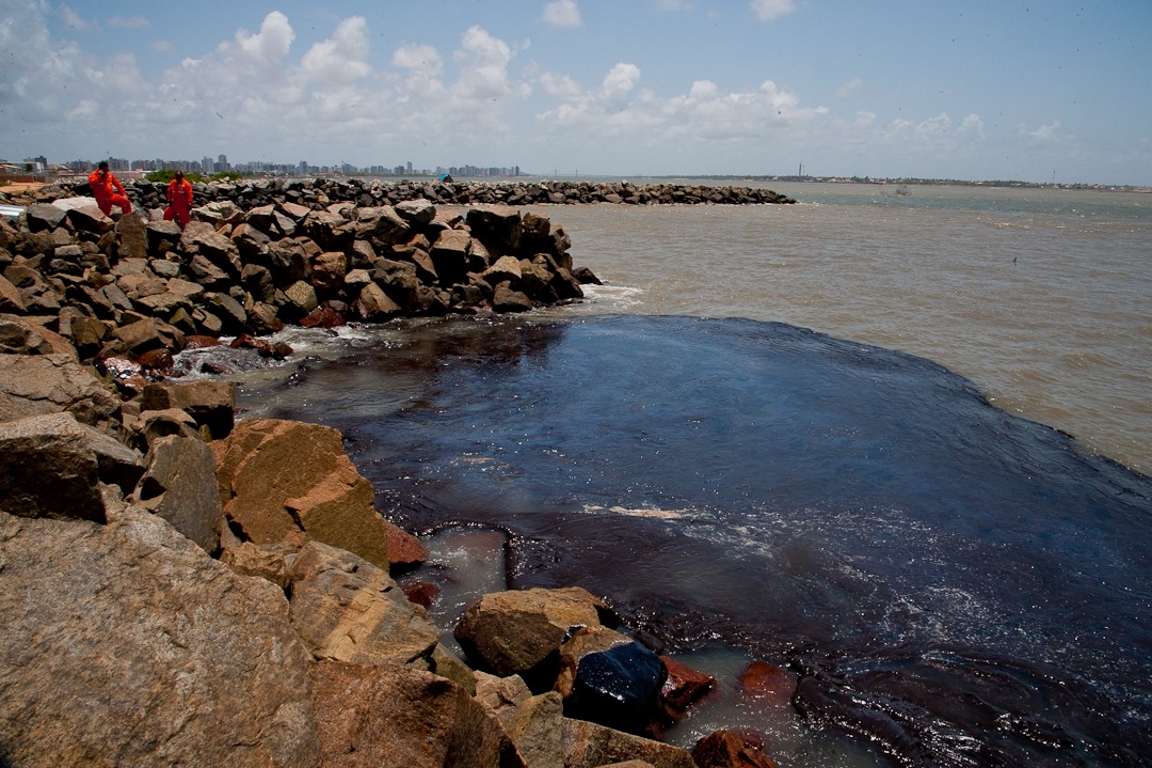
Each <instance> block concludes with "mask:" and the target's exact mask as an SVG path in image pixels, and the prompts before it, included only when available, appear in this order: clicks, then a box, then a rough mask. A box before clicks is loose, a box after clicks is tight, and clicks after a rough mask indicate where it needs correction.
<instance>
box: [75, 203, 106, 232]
mask: <svg viewBox="0 0 1152 768" xmlns="http://www.w3.org/2000/svg"><path fill="white" fill-rule="evenodd" d="M68 223H69V224H71V225H72V228H73V229H74V230H76V231H77V232H87V233H89V234H93V235H97V236H99V235H103V234H104V233H105V232H111V231H112V229H113V227H115V226H116V224H115V222H113V221H112V219H110V218H108V217H107V216H105V215H104V212H103V211H101V210H100V209H99V208H98V207H97V206H95V205H86V206H82V207H80V208H72V209H70V210H69V211H68Z"/></svg>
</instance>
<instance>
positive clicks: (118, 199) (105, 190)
mask: <svg viewBox="0 0 1152 768" xmlns="http://www.w3.org/2000/svg"><path fill="white" fill-rule="evenodd" d="M88 186H89V187H91V188H92V197H94V198H96V205H98V206H100V210H101V211H103V212H104V215H105V216H111V215H112V206H114V205H115V206H116V207H117V208H119V209H120V210H121V211H123V212H124V213H132V203H130V202H128V197H127V195H126V194H125V192H124V187H123V185H121V184H120V179H118V178H116V177H115V176H113V175H112V171H101V170H99V169H97V170H95V171H92V174H91V175H90V176H89V177H88ZM113 187H115V190H113Z"/></svg>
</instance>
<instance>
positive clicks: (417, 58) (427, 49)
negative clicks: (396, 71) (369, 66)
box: [392, 45, 444, 78]
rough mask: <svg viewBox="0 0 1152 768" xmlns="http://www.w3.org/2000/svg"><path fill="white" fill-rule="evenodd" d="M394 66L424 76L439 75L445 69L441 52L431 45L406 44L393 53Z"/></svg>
mask: <svg viewBox="0 0 1152 768" xmlns="http://www.w3.org/2000/svg"><path fill="white" fill-rule="evenodd" d="M392 64H393V66H397V67H400V68H401V69H405V70H407V71H408V72H410V73H411V74H413V75H415V76H419V77H422V78H430V77H437V76H439V75H440V73H441V72H442V71H443V69H444V60H443V59H442V58H441V57H440V52H439V51H437V50H436V49H435V48H433V47H432V46H430V45H405V46H401V47H400V48H397V49H396V51H395V52H394V53H393V54H392Z"/></svg>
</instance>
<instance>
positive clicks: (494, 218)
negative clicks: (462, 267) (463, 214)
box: [467, 205, 524, 256]
mask: <svg viewBox="0 0 1152 768" xmlns="http://www.w3.org/2000/svg"><path fill="white" fill-rule="evenodd" d="M467 221H468V227H469V229H471V230H472V234H473V236H474V237H475V238H476V239H477V240H479V241H480V242H482V243H484V245H485V246H486V247H487V248H488V250H489V251H490V252H491V253H492V254H493V255H494V256H504V255H506V254H516V253H517V252H519V250H520V237H521V236H522V234H523V232H524V226H523V223H522V221H521V219H520V212H519V211H518V210H517V209H516V208H512V207H509V206H498V205H481V206H476V207H475V208H470V209H469V210H468V216H467Z"/></svg>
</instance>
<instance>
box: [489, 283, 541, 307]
mask: <svg viewBox="0 0 1152 768" xmlns="http://www.w3.org/2000/svg"><path fill="white" fill-rule="evenodd" d="M532 306H533V304H532V299H530V298H528V295H527V294H524V293H521V292H520V291H516V290H513V289H512V287H511V284H510V283H509V282H508V281H505V282H503V283H500V284H499V285H497V286H496V288H495V290H494V291H493V294H492V308H493V309H495V310H496V311H497V312H527V311H528V310H530V309H532Z"/></svg>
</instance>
